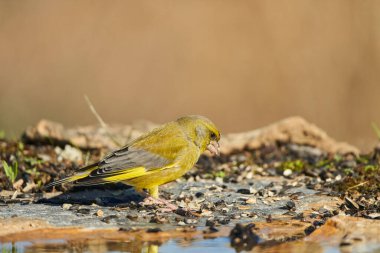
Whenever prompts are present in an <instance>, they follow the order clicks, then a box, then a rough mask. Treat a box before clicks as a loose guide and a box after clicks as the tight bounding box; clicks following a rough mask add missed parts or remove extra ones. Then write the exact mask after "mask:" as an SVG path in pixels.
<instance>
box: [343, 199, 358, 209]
mask: <svg viewBox="0 0 380 253" xmlns="http://www.w3.org/2000/svg"><path fill="white" fill-rule="evenodd" d="M344 200H345V203H346V205H347V207H349V208H350V209H356V210H358V209H359V205H358V203H356V202H355V201H353V200H352V199H350V198H349V197H345V198H344Z"/></svg>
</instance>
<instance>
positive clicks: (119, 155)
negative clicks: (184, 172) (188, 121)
mask: <svg viewBox="0 0 380 253" xmlns="http://www.w3.org/2000/svg"><path fill="white" fill-rule="evenodd" d="M188 146H189V142H188V140H187V139H186V137H185V134H184V133H183V132H182V131H180V129H176V128H169V129H168V128H167V127H166V128H165V127H164V128H159V129H157V130H155V131H154V132H153V134H152V133H151V134H149V135H144V136H141V137H140V138H138V139H136V140H135V141H133V142H132V143H131V144H130V145H127V146H125V147H123V148H121V149H119V150H116V151H113V152H112V153H110V154H109V155H107V156H106V157H105V158H104V159H103V160H101V161H100V162H99V163H97V166H96V167H90V170H91V171H90V172H89V171H88V170H87V172H89V173H88V174H87V176H86V177H81V178H80V179H76V180H75V184H79V185H92V184H100V183H108V182H118V181H124V180H128V179H132V178H136V177H139V176H142V175H146V174H150V173H154V172H155V171H159V170H164V169H170V168H173V167H178V166H179V164H178V163H179V160H180V158H181V156H182V155H183V154H184V151H186V150H187V148H188Z"/></svg>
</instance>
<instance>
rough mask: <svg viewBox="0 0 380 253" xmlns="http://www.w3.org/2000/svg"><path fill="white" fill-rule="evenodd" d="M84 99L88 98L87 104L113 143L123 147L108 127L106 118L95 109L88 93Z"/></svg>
mask: <svg viewBox="0 0 380 253" xmlns="http://www.w3.org/2000/svg"><path fill="white" fill-rule="evenodd" d="M84 99H85V100H86V102H87V105H88V107H89V108H90V110H91V112H92V114H94V116H95V117H96V119H97V120H98V122H99V124H100V126H101V127H102V128H103V129H104V131H105V132H106V134H107V136H108V137H109V138H110V139H111V140H112V141H113V143H114V144H115V145H117V146H118V147H121V146H122V144H121V143H120V142H119V141H118V140H117V139H116V138H115V137H114V136H113V135H112V134H111V132H110V130H109V128H108V125H107V124H106V122H104V120H103V119H102V117H100V115H99V113H98V112H97V111H96V110H95V107H94V105H93V104H92V103H91V101H90V99H89V98H88V97H87V95H84Z"/></svg>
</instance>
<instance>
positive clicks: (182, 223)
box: [178, 221, 186, 226]
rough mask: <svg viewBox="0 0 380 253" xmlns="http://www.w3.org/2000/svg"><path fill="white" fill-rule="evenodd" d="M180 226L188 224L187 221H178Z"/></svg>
mask: <svg viewBox="0 0 380 253" xmlns="http://www.w3.org/2000/svg"><path fill="white" fill-rule="evenodd" d="M178 226H186V223H185V222H184V221H180V222H178Z"/></svg>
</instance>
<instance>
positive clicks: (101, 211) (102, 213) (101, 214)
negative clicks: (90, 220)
mask: <svg viewBox="0 0 380 253" xmlns="http://www.w3.org/2000/svg"><path fill="white" fill-rule="evenodd" d="M103 215H104V212H103V210H101V209H99V210H98V211H96V216H98V217H103Z"/></svg>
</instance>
